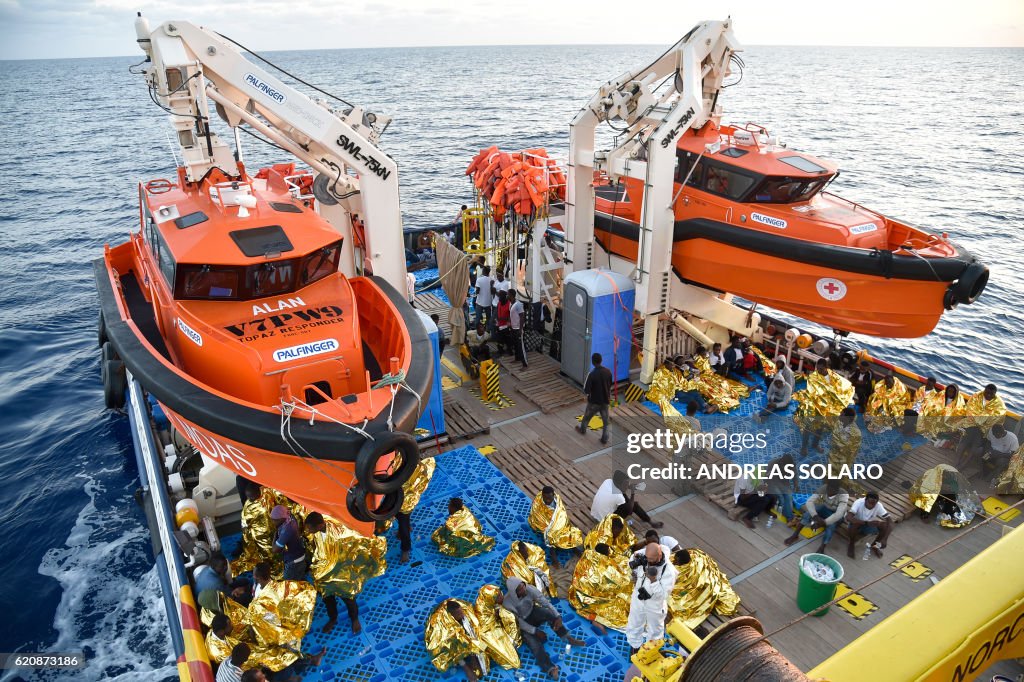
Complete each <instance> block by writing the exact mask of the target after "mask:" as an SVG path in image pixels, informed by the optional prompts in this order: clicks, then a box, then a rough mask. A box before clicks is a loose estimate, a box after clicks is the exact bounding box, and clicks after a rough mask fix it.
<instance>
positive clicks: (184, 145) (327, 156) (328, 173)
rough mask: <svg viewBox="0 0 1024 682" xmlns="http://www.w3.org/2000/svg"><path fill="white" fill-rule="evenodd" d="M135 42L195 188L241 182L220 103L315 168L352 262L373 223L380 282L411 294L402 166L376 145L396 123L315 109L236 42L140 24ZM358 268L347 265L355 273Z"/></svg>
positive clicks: (233, 119) (356, 110)
mask: <svg viewBox="0 0 1024 682" xmlns="http://www.w3.org/2000/svg"><path fill="white" fill-rule="evenodd" d="M136 34H137V37H138V42H139V45H140V47H141V48H142V49H143V51H144V52H146V55H147V56H148V57H149V59H150V62H151V63H150V65H149V66H148V67H147V69H146V71H145V73H146V80H147V82H148V84H149V86H150V88H151V92H152V93H153V96H154V99H156V100H157V102H158V103H159V104H160V105H161V106H163V107H164V108H165V109H167V110H168V112H169V113H170V114H171V115H172V125H173V126H174V130H175V134H176V137H177V142H178V146H179V148H180V150H181V155H182V161H183V165H184V167H185V175H186V178H187V179H188V180H189V181H190V182H200V181H201V180H202V179H203V178H204V177H205V176H206V175H207V174H208V173H209V172H210V171H211V170H212V169H213V168H219V169H221V170H222V171H223V172H225V173H226V174H227V175H229V176H233V175H235V174H236V173H235V172H234V169H235V167H236V162H235V159H234V158H233V156H232V154H231V152H230V150H229V148H228V146H227V145H226V144H225V143H224V142H223V141H221V140H220V139H218V137H217V135H216V134H215V133H214V132H213V131H211V130H210V126H209V120H210V102H211V101H212V102H213V104H214V106H215V108H216V111H217V112H218V114H219V115H221V116H222V117H223V118H224V119H225V120H226V121H227V123H228V125H229V126H230V127H232V128H237V127H239V126H241V125H243V124H244V125H248V126H250V127H252V128H253V129H254V130H256V131H258V132H260V133H261V134H262V135H264V136H265V137H267V138H268V139H270V141H272V142H273V143H274V144H276V145H278V146H279V147H281V148H282V149H284V150H285V151H287V152H289V153H291V154H293V155H294V156H295V157H296V158H298V159H299V160H301V161H302V162H304V163H306V164H307V165H309V166H310V167H311V168H312V169H313V170H314V171H315V173H316V174H317V177H316V180H315V182H314V194H315V195H316V197H317V199H318V200H319V201H318V204H319V205H318V208H319V209H320V210H321V213H324V215H325V217H326V218H327V219H328V221H329V222H331V223H332V224H333V225H334V226H335V228H336V229H338V230H339V231H340V232H341V233H342V234H343V235H344V236H345V237H346V240H345V241H346V242H347V243H348V244H347V248H348V250H349V254H351V243H352V241H353V240H352V238H351V236H352V235H351V220H352V215H354V214H357V215H359V216H360V217H361V218H362V219H363V220H364V221H365V225H366V239H367V242H368V244H367V248H368V254H367V255H368V256H369V258H370V263H371V267H372V269H373V272H374V274H375V275H379V276H382V277H384V278H385V279H386V280H388V282H389V283H390V284H391V285H392V286H394V287H396V288H398V289H399V290H400V291H402V290H404V288H405V274H406V273H405V256H404V250H403V249H402V243H401V242H402V218H401V210H400V203H399V190H398V167H397V165H396V164H395V162H394V160H393V159H391V157H389V156H388V155H387V154H385V153H384V152H383V151H382V150H381V149H380V148H379V147H378V146H377V141H378V139H379V137H380V135H381V133H383V131H384V129H385V128H386V127H387V125H388V123H390V120H391V119H390V118H388V117H386V116H382V115H379V114H374V113H372V112H367V111H364V110H363V109H362V108H360V107H350V108H348V109H344V110H339V109H337V108H333V107H331V106H330V105H328V104H327V103H326V102H325V101H322V100H313V99H311V98H310V97H308V96H306V95H305V94H304V93H302V92H299V91H298V90H296V89H295V88H293V87H291V86H289V85H287V84H285V83H283V82H282V81H281V80H279V79H278V78H277V77H276V76H274V75H273V74H271V73H269V72H268V71H267V70H266V69H264V68H262V67H261V66H259V65H258V64H255V63H253V62H251V61H249V60H248V59H246V58H245V57H244V56H243V55H242V53H241V52H240V51H239V49H238V48H237V47H236V46H235V45H234V44H233V43H232V42H230V41H229V40H228V39H226V38H224V37H223V36H221V35H219V34H217V33H214V32H213V31H210V30H208V29H206V28H203V27H201V26H196V25H195V24H191V23H189V22H184V21H171V22H166V23H164V24H161V25H160V26H158V27H157V28H156V29H155V30H153V31H150V30H149V26H148V24H147V23H146V21H145V19H143V18H142V17H141V16H140V17H139V18H138V19H137V20H136ZM349 257H350V258H351V255H350V256H349ZM343 260H344V258H343ZM346 265H347V267H345V266H346ZM355 269H356V268H355V267H354V264H353V263H351V262H350V263H347V264H345V263H343V270H345V271H347V272H346V274H353V273H352V271H353V270H355Z"/></svg>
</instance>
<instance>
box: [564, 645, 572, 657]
mask: <svg viewBox="0 0 1024 682" xmlns="http://www.w3.org/2000/svg"><path fill="white" fill-rule="evenodd" d="M570 651H572V644H566V645H565V657H566V658H568V657H569V652H570Z"/></svg>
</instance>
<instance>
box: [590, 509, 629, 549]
mask: <svg viewBox="0 0 1024 682" xmlns="http://www.w3.org/2000/svg"><path fill="white" fill-rule="evenodd" d="M614 519H618V520H619V521H621V522H622V532H621V533H619V535H618V537H612V521H613V520H614ZM602 542H603V543H604V544H606V545H608V547H610V548H611V550H612V553H613V554H632V552H633V545H635V544H636V535H634V534H633V529H632V528H630V527H629V524H628V523H626V520H625V519H623V518H622V517H621V516H618V515H616V514H609V515H608V516H606V517H604V519H602V520H601V522H600V523H598V524H597V525H596V526H594V529H593V530H591V531H590V532H589V533H587V537H586V538H585V539H584V540H583V546H584V547H586V548H587V549H594V547H595V546H597V545H599V544H601V543H602Z"/></svg>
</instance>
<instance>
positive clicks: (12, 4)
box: [0, 0, 1024, 59]
mask: <svg viewBox="0 0 1024 682" xmlns="http://www.w3.org/2000/svg"><path fill="white" fill-rule="evenodd" d="M705 5H706V6H705ZM641 8H642V10H643V11H642V12H640V11H639V9H641ZM139 10H141V11H142V12H143V15H144V16H146V17H147V18H148V19H149V21H150V24H151V26H152V27H154V28H155V27H156V26H157V25H159V24H160V23H161V22H164V21H168V20H172V19H174V20H188V21H191V22H193V23H197V24H202V25H205V26H209V27H210V28H213V29H214V30H217V31H219V32H222V33H225V34H227V35H230V36H231V37H233V38H235V39H236V40H238V41H239V42H242V43H243V44H245V45H247V46H248V47H250V48H251V49H254V50H257V51H272V50H292V49H337V48H351V47H410V46H437V45H488V44H492V45H510V44H655V45H657V44H670V43H672V42H675V40H677V39H678V38H679V36H681V35H682V34H683V33H685V32H686V31H687V30H688V29H689V28H690V27H691V26H692V25H693V24H696V23H697V22H698V21H701V20H704V19H720V18H724V17H725V16H726V15H731V16H732V17H733V19H734V21H735V23H734V30H735V31H736V35H737V36H738V37H739V38H740V40H741V41H742V42H743V43H744V44H747V45H863V46H941V47H1024V0H970V1H967V0H931V1H925V0H844V1H842V2H836V1H834V0H833V1H831V2H830V1H829V0H818V1H815V2H787V3H779V2H764V1H763V0H760V1H758V2H755V1H753V0H716V2H714V3H696V2H687V1H686V0H648V1H647V2H644V3H636V4H634V3H629V2H623V1H622V0H616V1H614V2H613V1H611V0H514V1H512V2H509V0H318V1H316V2H289V1H287V0H285V1H282V0H219V1H218V2H195V1H194V0H193V1H192V2H187V1H180V0H170V1H158V2H149V1H146V0H0V59H50V58H60V57H107V56H124V55H127V56H134V55H135V54H136V49H137V48H136V46H135V33H134V29H133V26H132V22H133V20H134V17H135V12H136V11H139Z"/></svg>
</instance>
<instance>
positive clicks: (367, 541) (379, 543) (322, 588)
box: [309, 517, 388, 599]
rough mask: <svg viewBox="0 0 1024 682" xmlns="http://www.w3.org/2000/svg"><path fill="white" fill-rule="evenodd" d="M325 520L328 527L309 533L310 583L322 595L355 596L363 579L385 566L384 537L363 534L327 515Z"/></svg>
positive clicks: (380, 570) (361, 587) (367, 578)
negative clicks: (311, 577)
mask: <svg viewBox="0 0 1024 682" xmlns="http://www.w3.org/2000/svg"><path fill="white" fill-rule="evenodd" d="M324 521H325V525H326V526H327V530H325V531H324V532H322V533H312V534H311V535H310V536H309V541H310V545H311V546H312V549H313V560H312V561H311V562H310V565H309V572H310V574H311V575H312V576H313V584H314V585H315V586H316V589H317V591H318V592H320V594H322V595H323V596H325V597H328V596H335V597H344V598H346V599H348V598H351V597H355V596H356V595H357V594H359V593H360V592H362V590H363V583H365V582H366V581H367V580H369V579H370V578H376V577H377V576H379V575H383V574H384V571H385V570H387V567H388V564H387V561H385V559H384V555H385V554H386V553H387V551H388V541H387V538H383V537H380V536H370V537H366V536H365V535H362V534H360V533H357V532H356V531H354V530H352V529H351V528H349V527H348V526H345V525H344V524H342V523H340V522H338V521H335V520H334V519H331V518H328V517H324Z"/></svg>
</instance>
